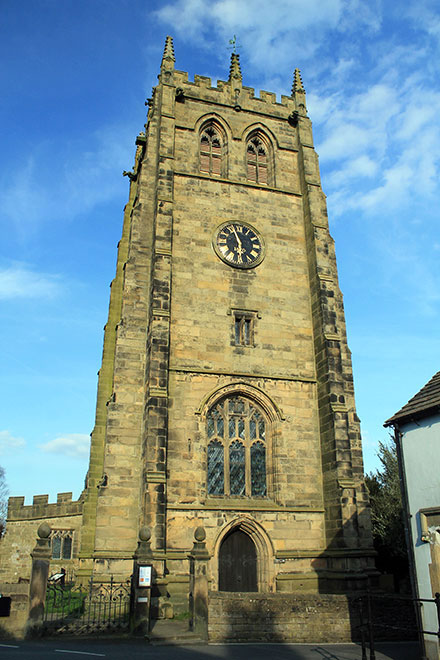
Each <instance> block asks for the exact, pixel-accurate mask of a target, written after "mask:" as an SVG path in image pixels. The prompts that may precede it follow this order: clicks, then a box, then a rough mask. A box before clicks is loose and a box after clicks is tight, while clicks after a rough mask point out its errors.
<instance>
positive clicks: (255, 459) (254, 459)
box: [251, 441, 266, 495]
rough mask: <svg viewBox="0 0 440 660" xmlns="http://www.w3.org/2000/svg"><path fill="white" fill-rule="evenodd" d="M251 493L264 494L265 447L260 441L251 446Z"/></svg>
mask: <svg viewBox="0 0 440 660" xmlns="http://www.w3.org/2000/svg"><path fill="white" fill-rule="evenodd" d="M251 493H252V495H266V447H265V446H264V444H263V443H262V442H261V441H258V442H254V444H253V445H252V446H251Z"/></svg>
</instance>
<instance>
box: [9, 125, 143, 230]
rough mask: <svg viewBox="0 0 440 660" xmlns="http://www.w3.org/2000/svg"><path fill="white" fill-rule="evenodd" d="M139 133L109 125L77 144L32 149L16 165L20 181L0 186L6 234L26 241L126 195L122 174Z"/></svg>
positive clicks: (11, 179) (127, 167)
mask: <svg viewBox="0 0 440 660" xmlns="http://www.w3.org/2000/svg"><path fill="white" fill-rule="evenodd" d="M138 128H139V127H136V126H132V125H130V124H129V123H127V124H121V125H113V126H107V127H105V128H103V129H102V130H99V131H95V132H94V133H93V134H87V133H86V134H84V135H83V136H82V137H81V138H80V139H78V140H77V141H76V142H75V141H73V139H72V140H70V141H69V140H66V142H64V143H62V142H60V141H59V140H57V141H56V142H53V143H52V142H48V141H45V142H41V143H40V144H38V143H37V144H33V145H32V147H30V148H29V150H28V152H27V154H26V157H25V158H24V159H23V162H21V161H20V163H16V166H17V168H18V167H19V169H20V176H19V177H15V178H10V177H8V178H6V176H4V177H3V179H2V180H0V213H1V215H2V216H3V221H4V222H5V224H6V223H8V231H11V227H12V228H13V229H14V230H15V232H16V233H17V235H18V236H19V237H20V238H21V239H26V238H27V237H29V236H32V235H33V234H34V233H35V232H38V230H39V228H40V227H41V225H43V224H46V223H50V222H54V221H56V222H57V223H59V224H60V223H65V222H66V221H70V220H72V218H75V217H76V216H77V215H78V214H83V213H87V212H90V210H91V209H93V208H94V207H95V206H96V205H97V204H100V203H105V202H108V201H111V200H112V199H114V197H115V196H116V195H118V194H120V192H121V191H122V190H126V189H127V180H124V179H123V178H122V171H123V170H124V169H126V170H127V169H130V167H131V164H132V162H133V146H132V145H133V135H135V134H136V132H137V129H138ZM54 163H56V165H55V166H54ZM13 166H14V164H13V163H12V164H11V167H13Z"/></svg>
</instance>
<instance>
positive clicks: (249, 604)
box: [208, 592, 417, 644]
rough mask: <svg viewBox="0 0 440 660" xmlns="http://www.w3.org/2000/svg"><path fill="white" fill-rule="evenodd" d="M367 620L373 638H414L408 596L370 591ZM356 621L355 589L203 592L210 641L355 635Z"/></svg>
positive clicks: (322, 639) (336, 639)
mask: <svg viewBox="0 0 440 660" xmlns="http://www.w3.org/2000/svg"><path fill="white" fill-rule="evenodd" d="M372 621H373V630H374V638H375V640H377V641H379V640H382V641H391V640H393V641H395V640H400V641H403V640H415V639H417V625H416V620H415V613H414V606H413V603H412V602H411V599H409V598H408V599H407V600H402V599H401V598H399V596H396V598H393V596H392V595H391V596H390V595H388V597H385V595H384V594H383V593H382V594H379V593H377V594H372ZM364 623H366V602H365V601H364ZM359 624H360V618H359V594H354V593H352V594H348V595H345V594H307V593H291V594H286V593H275V594H268V593H267V594H263V593H253V594H251V593H241V594H236V593H225V592H223V593H218V592H210V593H209V621H208V638H209V641H210V642H223V641H230V642H251V641H252V642H266V641H270V642H279V643H283V642H291V643H296V642H297V643H312V644H313V643H315V644H317V643H319V644H324V643H342V642H351V641H360V638H361V633H360V630H359ZM366 634H367V633H366Z"/></svg>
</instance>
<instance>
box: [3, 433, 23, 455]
mask: <svg viewBox="0 0 440 660" xmlns="http://www.w3.org/2000/svg"><path fill="white" fill-rule="evenodd" d="M25 444H26V443H25V441H24V440H23V438H18V437H16V436H13V435H12V433H11V432H10V431H0V454H2V455H4V454H7V453H8V452H10V451H13V450H16V449H19V448H20V447H24V446H25Z"/></svg>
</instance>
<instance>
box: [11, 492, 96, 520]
mask: <svg viewBox="0 0 440 660" xmlns="http://www.w3.org/2000/svg"><path fill="white" fill-rule="evenodd" d="M24 501H25V498H24V497H10V498H9V500H8V522H15V521H19V520H37V519H39V518H42V519H48V518H61V517H64V516H75V515H80V514H82V509H83V503H84V500H83V497H82V496H81V497H79V499H78V500H72V493H71V492H67V493H58V494H57V501H56V502H49V495H47V494H46V495H34V497H33V500H32V504H25V503H24Z"/></svg>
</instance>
